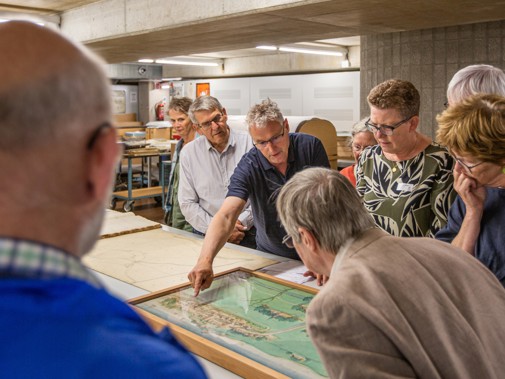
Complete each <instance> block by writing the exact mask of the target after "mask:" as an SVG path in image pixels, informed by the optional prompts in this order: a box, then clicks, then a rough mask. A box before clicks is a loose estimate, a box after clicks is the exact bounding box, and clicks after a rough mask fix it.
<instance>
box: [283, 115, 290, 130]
mask: <svg viewBox="0 0 505 379" xmlns="http://www.w3.org/2000/svg"><path fill="white" fill-rule="evenodd" d="M283 126H284V127H285V128H286V130H287V132H288V133H289V122H288V119H287V118H285V119H284V125H283Z"/></svg>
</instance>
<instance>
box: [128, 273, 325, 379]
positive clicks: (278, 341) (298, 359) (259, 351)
mask: <svg viewBox="0 0 505 379" xmlns="http://www.w3.org/2000/svg"><path fill="white" fill-rule="evenodd" d="M317 292H318V291H317V290H316V289H314V288H310V287H306V286H302V285H299V284H296V283H292V282H288V281H285V280H282V279H278V278H275V277H273V276H270V275H267V274H263V273H259V272H253V271H251V270H247V269H244V268H238V269H233V270H229V271H226V272H224V273H222V274H219V275H216V276H215V279H214V282H213V283H212V286H211V287H210V288H209V289H207V290H205V291H202V292H201V293H200V294H199V295H198V297H194V295H193V289H192V288H191V285H190V284H189V283H187V284H183V285H179V286H175V287H173V288H169V289H166V290H162V291H157V292H154V293H151V294H149V295H144V296H141V297H138V298H135V299H132V300H131V301H129V303H130V304H131V305H132V306H133V307H134V309H135V310H136V311H137V312H138V313H139V314H140V315H141V316H142V317H143V318H144V319H145V320H146V321H147V322H148V323H149V324H150V325H151V326H152V327H153V328H154V329H155V330H160V329H162V328H163V327H169V328H170V330H171V331H172V333H173V334H174V335H175V336H176V337H177V339H178V340H179V341H181V342H182V343H183V344H184V345H185V346H186V347H187V348H188V349H189V350H190V351H191V352H193V353H194V354H196V355H199V356H201V357H203V358H205V359H207V360H209V361H211V362H213V363H215V364H217V365H219V366H222V367H224V368H225V369H227V370H229V371H232V372H234V373H235V374H237V375H240V376H242V377H244V378H255V379H267V378H268V379H272V378H324V377H326V376H327V374H326V371H325V370H324V366H323V364H322V362H321V360H320V357H319V355H318V354H317V351H316V349H315V347H314V345H313V344H312V342H311V341H310V338H309V337H308V335H307V332H306V329H305V311H306V307H307V305H308V303H309V302H310V300H312V298H313V297H314V296H315V294H316V293H317Z"/></svg>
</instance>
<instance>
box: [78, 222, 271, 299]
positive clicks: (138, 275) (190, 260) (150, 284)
mask: <svg viewBox="0 0 505 379" xmlns="http://www.w3.org/2000/svg"><path fill="white" fill-rule="evenodd" d="M202 243H203V240H202V239H197V238H193V237H189V236H188V237H187V236H182V235H178V234H174V233H170V232H166V231H163V230H161V229H160V230H151V231H145V232H139V233H131V234H125V235H122V236H119V237H113V238H106V239H101V240H99V241H98V242H97V244H96V246H95V248H94V249H93V251H92V252H91V253H90V254H88V255H87V256H86V257H85V258H84V259H83V262H84V264H85V265H86V266H88V267H89V268H91V269H93V270H95V271H98V272H101V273H103V274H105V275H109V276H111V277H113V278H116V279H119V280H121V281H123V282H126V283H130V284H132V285H134V286H137V287H139V288H142V289H145V290H147V291H151V292H153V291H158V290H162V289H164V288H167V287H172V286H175V285H179V284H182V283H186V282H188V278H187V275H188V273H189V271H191V269H192V268H193V266H194V265H195V263H196V261H197V259H198V256H199V255H200V250H201V248H202ZM273 263H277V261H274V260H271V259H267V258H263V257H260V256H257V255H254V254H249V253H246V252H243V251H240V250H238V249H237V250H236V249H233V248H229V247H225V248H223V249H222V250H221V251H220V252H219V254H218V255H217V256H216V258H215V260H214V273H215V274H217V273H220V272H223V271H226V270H230V269H234V268H238V267H244V268H248V269H250V270H257V269H260V268H262V267H265V266H268V265H271V264H273Z"/></svg>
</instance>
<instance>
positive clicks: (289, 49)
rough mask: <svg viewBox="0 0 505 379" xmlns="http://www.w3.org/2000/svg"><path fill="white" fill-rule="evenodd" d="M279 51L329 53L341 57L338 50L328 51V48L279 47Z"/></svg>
mask: <svg viewBox="0 0 505 379" xmlns="http://www.w3.org/2000/svg"><path fill="white" fill-rule="evenodd" d="M279 51H285V52H288V53H302V54H316V55H330V56H334V57H342V56H343V55H344V54H342V53H341V52H339V51H330V50H314V49H302V48H299V47H285V46H281V47H279Z"/></svg>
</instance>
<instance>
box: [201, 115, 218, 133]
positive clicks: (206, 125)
mask: <svg viewBox="0 0 505 379" xmlns="http://www.w3.org/2000/svg"><path fill="white" fill-rule="evenodd" d="M222 119H223V114H222V113H218V114H217V115H215V116H214V118H213V119H212V120H209V121H205V122H202V123H201V124H198V126H200V127H201V128H203V129H209V128H210V127H211V126H212V123H214V124H217V123H218V122H221V120H222Z"/></svg>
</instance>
